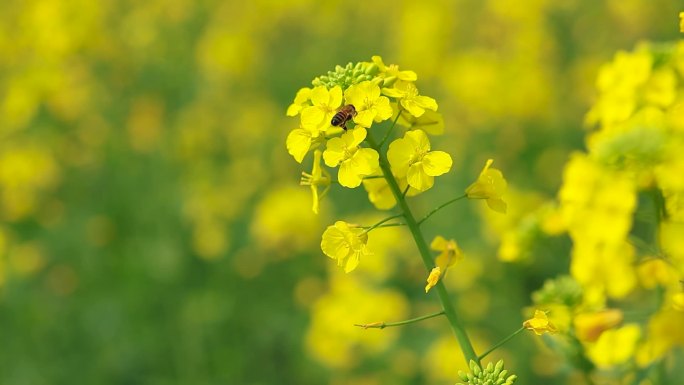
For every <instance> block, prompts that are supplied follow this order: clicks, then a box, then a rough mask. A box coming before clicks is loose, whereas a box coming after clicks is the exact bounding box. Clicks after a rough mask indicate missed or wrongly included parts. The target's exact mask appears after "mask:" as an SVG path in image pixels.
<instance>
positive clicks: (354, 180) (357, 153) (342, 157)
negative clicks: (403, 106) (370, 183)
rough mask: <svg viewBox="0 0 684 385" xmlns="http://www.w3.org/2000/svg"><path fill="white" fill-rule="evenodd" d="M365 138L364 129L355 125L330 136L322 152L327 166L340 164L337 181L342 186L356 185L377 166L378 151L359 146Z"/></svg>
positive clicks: (350, 186)
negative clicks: (336, 136)
mask: <svg viewBox="0 0 684 385" xmlns="http://www.w3.org/2000/svg"><path fill="white" fill-rule="evenodd" d="M364 139H366V129H365V128H363V127H356V128H354V129H353V130H349V131H347V132H345V133H344V134H342V136H341V137H339V138H332V139H330V140H329V141H328V143H327V148H326V150H325V152H323V159H324V160H325V164H326V165H327V166H328V167H336V166H338V165H339V166H340V170H339V172H338V173H337V181H338V182H339V183H340V184H341V185H342V186H344V187H349V188H354V187H358V186H359V185H360V184H361V181H362V180H363V177H364V176H366V175H371V174H372V173H374V172H375V170H376V169H377V168H378V167H379V163H378V159H379V155H378V153H377V152H376V151H375V150H373V149H370V148H359V144H361V142H363V140H364Z"/></svg>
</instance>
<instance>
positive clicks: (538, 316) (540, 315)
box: [523, 310, 558, 336]
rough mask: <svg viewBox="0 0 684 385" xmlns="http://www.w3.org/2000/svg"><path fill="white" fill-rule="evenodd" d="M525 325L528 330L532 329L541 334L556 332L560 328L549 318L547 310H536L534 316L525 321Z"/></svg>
mask: <svg viewBox="0 0 684 385" xmlns="http://www.w3.org/2000/svg"><path fill="white" fill-rule="evenodd" d="M523 327H524V328H525V329H528V330H532V331H533V332H534V333H535V334H536V335H538V336H540V335H542V334H544V333H551V334H553V333H556V332H557V331H558V329H557V328H556V325H554V324H553V323H552V322H551V321H549V318H548V317H547V316H546V312H543V311H541V310H535V311H534V317H532V318H530V319H528V320H527V321H525V322H523Z"/></svg>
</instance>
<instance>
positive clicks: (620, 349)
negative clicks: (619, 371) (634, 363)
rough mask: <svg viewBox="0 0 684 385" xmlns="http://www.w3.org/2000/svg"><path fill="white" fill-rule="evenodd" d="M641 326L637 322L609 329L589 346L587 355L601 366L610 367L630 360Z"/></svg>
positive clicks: (639, 335) (639, 336)
mask: <svg viewBox="0 0 684 385" xmlns="http://www.w3.org/2000/svg"><path fill="white" fill-rule="evenodd" d="M639 338H641V328H640V327H639V325H637V324H629V325H625V326H623V327H621V328H619V329H614V330H608V331H606V332H604V333H603V334H601V336H600V337H599V339H598V340H597V341H596V342H595V343H594V344H591V345H589V346H588V347H587V355H588V356H589V358H591V360H592V361H593V362H594V363H595V364H596V365H597V366H598V367H599V368H609V367H611V366H615V365H619V364H623V363H626V362H628V361H629V360H630V359H631V358H632V357H633V356H634V352H635V350H636V347H637V342H638V341H639Z"/></svg>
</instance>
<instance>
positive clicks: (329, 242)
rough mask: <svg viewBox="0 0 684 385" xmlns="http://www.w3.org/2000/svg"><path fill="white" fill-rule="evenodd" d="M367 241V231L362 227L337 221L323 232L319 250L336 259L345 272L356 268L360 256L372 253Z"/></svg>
mask: <svg viewBox="0 0 684 385" xmlns="http://www.w3.org/2000/svg"><path fill="white" fill-rule="evenodd" d="M367 243H368V233H366V232H365V231H364V230H363V229H362V228H360V227H355V226H354V225H351V224H349V223H347V222H343V221H337V222H335V224H334V225H333V226H328V228H327V229H326V230H325V232H323V238H322V240H321V250H323V253H324V254H325V255H327V256H328V257H330V258H332V259H336V260H337V265H338V266H341V267H343V268H344V272H345V273H349V272H350V271H352V270H354V269H356V267H357V266H358V265H359V261H360V260H361V257H366V256H369V255H373V253H371V252H370V251H369V250H368V248H367V246H366V244H367Z"/></svg>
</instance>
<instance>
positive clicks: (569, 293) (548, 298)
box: [532, 275, 582, 308]
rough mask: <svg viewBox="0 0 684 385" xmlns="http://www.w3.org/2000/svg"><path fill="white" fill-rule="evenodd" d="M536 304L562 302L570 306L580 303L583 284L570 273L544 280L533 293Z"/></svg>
mask: <svg viewBox="0 0 684 385" xmlns="http://www.w3.org/2000/svg"><path fill="white" fill-rule="evenodd" d="M532 300H533V301H534V303H535V304H536V305H545V304H551V303H560V304H563V305H565V306H568V307H571V308H572V307H574V306H576V305H579V303H580V302H581V301H582V286H580V284H579V283H577V281H575V280H574V279H573V278H572V277H570V276H568V275H563V276H560V277H557V278H555V279H549V280H546V281H545V282H544V286H542V288H541V289H539V290H537V291H535V292H534V293H532Z"/></svg>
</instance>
